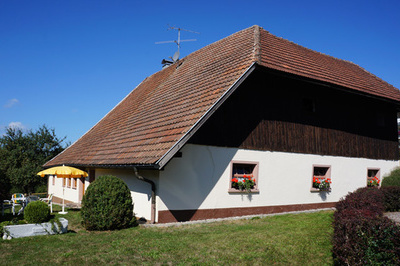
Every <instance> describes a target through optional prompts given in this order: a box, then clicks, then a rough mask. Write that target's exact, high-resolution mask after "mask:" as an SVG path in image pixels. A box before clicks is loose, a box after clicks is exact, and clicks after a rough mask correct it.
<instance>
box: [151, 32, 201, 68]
mask: <svg viewBox="0 0 400 266" xmlns="http://www.w3.org/2000/svg"><path fill="white" fill-rule="evenodd" d="M167 30H177V31H178V40H174V41H162V42H156V44H161V43H176V44H177V45H178V51H176V52H175V54H174V56H173V57H169V58H171V59H172V61H169V60H165V59H163V61H162V62H161V63H162V64H163V65H164V66H168V65H170V64H173V63H175V62H176V61H178V60H179V55H180V48H181V42H192V41H197V39H186V40H181V31H182V30H183V31H187V32H191V33H196V34H200V33H199V32H196V31H191V30H185V29H182V28H179V27H168V29H167Z"/></svg>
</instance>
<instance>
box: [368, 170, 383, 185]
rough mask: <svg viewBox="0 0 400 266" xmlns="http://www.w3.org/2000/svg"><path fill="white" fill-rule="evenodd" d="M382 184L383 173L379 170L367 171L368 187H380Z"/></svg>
mask: <svg viewBox="0 0 400 266" xmlns="http://www.w3.org/2000/svg"><path fill="white" fill-rule="evenodd" d="M380 183H381V171H380V169H378V168H368V170H367V186H368V187H379V185H380Z"/></svg>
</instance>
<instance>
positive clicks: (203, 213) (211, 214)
mask: <svg viewBox="0 0 400 266" xmlns="http://www.w3.org/2000/svg"><path fill="white" fill-rule="evenodd" d="M335 204H336V202H324V203H309V204H293V205H280V206H261V207H247V208H222V209H202V210H167V211H159V212H158V222H159V223H173V222H184V221H195V220H206V219H215V218H227V217H235V216H245V215H257V214H272V213H282V212H293V211H305V210H313V209H323V208H332V207H334V206H335Z"/></svg>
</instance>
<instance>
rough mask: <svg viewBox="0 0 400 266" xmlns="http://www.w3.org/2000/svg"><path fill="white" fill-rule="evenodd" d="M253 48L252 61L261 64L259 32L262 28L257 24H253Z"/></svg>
mask: <svg viewBox="0 0 400 266" xmlns="http://www.w3.org/2000/svg"><path fill="white" fill-rule="evenodd" d="M253 27H254V50H253V56H254V61H255V62H256V63H258V64H261V32H260V30H263V28H262V27H260V26H258V25H254V26H253Z"/></svg>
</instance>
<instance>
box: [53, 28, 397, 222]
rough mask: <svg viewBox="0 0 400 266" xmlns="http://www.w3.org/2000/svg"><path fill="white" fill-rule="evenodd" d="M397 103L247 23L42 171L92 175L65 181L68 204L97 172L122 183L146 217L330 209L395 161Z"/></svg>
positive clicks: (374, 85) (351, 73)
mask: <svg viewBox="0 0 400 266" xmlns="http://www.w3.org/2000/svg"><path fill="white" fill-rule="evenodd" d="M399 107H400V92H399V90H398V89H396V88H395V87H393V86H392V85H390V84H388V83H386V82H385V81H383V80H381V79H379V78H378V77H376V76H374V75H373V74H371V73H369V72H367V71H366V70H364V69H363V68H361V67H359V66H357V65H356V64H354V63H351V62H349V61H345V60H341V59H337V58H334V57H331V56H328V55H325V54H322V53H319V52H316V51H313V50H310V49H307V48H304V47H302V46H300V45H297V44H295V43H293V42H290V41H288V40H285V39H282V38H279V37H276V36H274V35H272V34H271V33H269V32H268V31H266V30H264V29H262V28H261V27H259V26H252V27H250V28H247V29H244V30H242V31H239V32H237V33H234V34H233V35H231V36H228V37H226V38H224V39H222V40H219V41H217V42H215V43H213V44H210V45H208V46H206V47H204V48H202V49H200V50H198V51H196V52H193V53H192V54H190V55H188V56H187V57H185V58H183V59H180V60H179V61H178V62H175V63H174V64H172V65H170V66H168V67H166V68H164V69H162V70H161V71H159V72H157V73H155V74H153V75H152V76H150V77H148V78H146V79H145V80H143V82H141V83H140V84H139V85H138V86H137V87H136V88H135V89H134V90H133V91H132V92H131V93H130V94H129V95H127V96H126V98H124V99H123V100H122V101H121V102H120V103H119V104H118V105H117V106H115V108H114V109H112V110H111V111H110V112H109V113H108V114H107V115H106V116H105V117H104V118H103V119H101V120H100V121H99V122H98V123H97V124H96V125H95V126H93V128H91V129H90V130H89V131H88V132H87V133H86V134H85V135H83V136H82V137H81V138H80V139H79V140H78V141H76V142H75V143H74V144H73V145H71V146H70V147H68V149H66V150H65V151H64V152H62V153H60V154H59V155H58V156H56V157H55V158H53V159H52V160H50V161H49V162H47V163H46V164H45V167H51V166H56V165H62V164H65V165H70V166H74V167H79V168H81V169H84V170H86V171H88V172H89V177H88V178H86V179H72V180H65V184H64V185H65V198H66V199H67V200H68V201H70V202H76V203H79V202H80V201H81V199H82V195H83V193H84V190H85V189H86V188H87V186H88V185H89V184H90V183H91V182H93V180H95V179H96V178H97V177H98V176H101V175H106V174H107V175H108V174H109V175H114V176H117V177H119V178H121V179H123V180H124V181H125V182H126V184H127V185H128V187H129V188H130V190H131V193H132V198H133V201H134V212H135V213H136V215H137V216H139V217H144V218H146V219H148V220H151V221H152V222H160V223H161V222H174V221H186V220H198V219H207V218H219V217H229V216H240V215H251V214H263V213H273V212H283V211H296V210H307V209H315V208H326V207H332V206H334V204H335V202H337V201H338V200H339V199H340V198H341V197H343V196H345V195H346V194H347V193H348V192H349V191H353V190H355V189H357V188H359V187H363V186H366V185H367V181H368V180H369V179H371V178H373V177H375V176H377V177H378V178H381V177H383V176H384V175H385V174H386V173H388V172H389V171H391V170H392V169H393V168H394V167H396V166H398V164H399V150H398V141H397V123H396V119H397V112H398V110H399ZM315 179H318V180H319V181H321V182H322V181H327V180H331V184H330V191H324V190H322V189H319V188H315V187H314V185H313V181H315ZM232 180H233V181H232ZM244 180H247V181H248V184H249V185H248V186H247V187H246V189H244V190H241V189H240V187H239V186H238V184H239V183H242V182H243V181H244ZM234 181H237V182H234ZM247 181H246V182H247ZM62 183H63V180H62V179H57V178H53V177H50V178H49V188H48V189H49V193H55V196H56V197H58V198H61V197H62V185H63V184H62Z"/></svg>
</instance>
